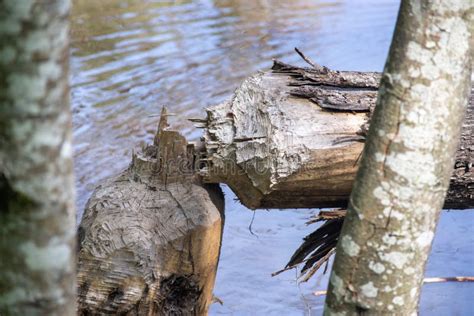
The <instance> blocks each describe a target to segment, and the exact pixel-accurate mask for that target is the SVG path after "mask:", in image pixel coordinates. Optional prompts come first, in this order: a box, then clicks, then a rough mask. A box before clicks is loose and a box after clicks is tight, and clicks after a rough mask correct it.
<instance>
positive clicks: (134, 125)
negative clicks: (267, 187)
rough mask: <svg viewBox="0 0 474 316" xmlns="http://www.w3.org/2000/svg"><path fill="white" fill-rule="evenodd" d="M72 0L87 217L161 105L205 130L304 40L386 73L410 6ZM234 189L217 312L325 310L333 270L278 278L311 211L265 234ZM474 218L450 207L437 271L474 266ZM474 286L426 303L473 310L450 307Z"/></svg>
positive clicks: (444, 288)
mask: <svg viewBox="0 0 474 316" xmlns="http://www.w3.org/2000/svg"><path fill="white" fill-rule="evenodd" d="M73 3H74V8H73V16H72V52H71V54H72V58H71V74H72V75H71V80H72V108H73V123H74V141H75V159H76V160H75V171H76V186H77V190H78V192H77V207H78V210H79V211H78V219H79V218H80V217H81V216H82V209H83V207H84V204H85V202H86V200H87V198H88V197H89V195H90V193H91V192H92V190H93V189H94V187H95V186H97V185H98V184H99V183H100V182H101V181H102V180H103V179H104V178H106V177H109V176H111V175H113V174H115V173H117V172H118V171H120V170H122V169H124V168H125V167H126V166H127V165H128V163H129V161H130V155H131V149H132V148H133V147H136V146H137V145H138V144H139V143H140V142H144V141H150V140H151V139H152V135H153V133H154V131H155V129H156V125H157V124H156V121H157V117H156V114H158V113H159V110H160V107H161V106H162V105H167V106H168V107H169V108H170V110H171V112H173V113H174V114H176V115H175V117H173V119H172V123H173V126H174V127H176V128H178V129H179V130H180V131H182V132H183V133H184V134H185V135H186V136H187V137H188V138H189V139H196V138H198V137H199V136H200V131H199V130H196V129H194V128H193V126H192V124H191V123H189V122H188V121H187V120H186V118H190V117H203V113H204V112H203V109H204V108H205V107H206V106H208V105H213V104H217V103H219V102H222V101H224V100H225V99H227V98H228V97H230V95H231V94H232V92H233V90H234V89H235V88H236V87H238V85H239V83H240V82H241V81H242V80H243V79H244V78H245V77H246V76H249V75H250V74H252V73H254V72H255V71H257V70H260V69H264V68H268V67H269V66H270V65H271V60H272V58H278V59H282V60H284V61H286V62H290V63H301V61H300V60H299V58H298V56H296V54H295V53H294V51H293V48H294V47H295V46H297V47H299V48H300V49H301V50H303V51H304V52H305V53H306V54H307V55H309V56H311V57H312V58H313V59H315V60H316V61H318V62H319V63H321V64H324V65H326V66H329V67H331V68H335V69H345V70H376V71H381V70H382V67H383V64H384V61H385V58H386V55H387V52H388V48H389V44H390V40H391V35H392V32H393V28H394V25H395V19H396V14H397V10H398V5H399V4H398V1H391V0H390V1H389V0H383V1H376V0H371V1H349V0H346V1H323V0H294V1H291V0H282V1H276V0H275V1H271V0H214V1H211V0H208V1H206V0H202V1H177V0H176V1H156V0H155V1H152V0H101V1H95V0H74V2H73ZM224 190H225V192H226V203H227V204H226V207H227V211H226V214H227V215H226V227H225V234H224V242H223V250H222V257H221V262H220V267H219V272H218V278H217V284H216V289H215V294H216V295H217V296H218V297H220V298H221V299H222V300H223V301H224V305H223V306H220V305H217V304H214V305H213V307H212V308H211V312H210V314H231V315H273V314H275V315H303V314H306V315H308V314H311V315H319V314H320V313H321V311H322V303H323V298H321V297H314V296H313V295H312V294H311V292H312V291H314V290H318V289H324V288H325V287H326V284H327V279H326V278H325V277H323V278H321V279H315V280H313V281H312V282H310V283H309V284H304V285H301V286H297V285H296V283H295V280H294V279H295V274H294V272H288V273H286V274H282V275H280V276H278V277H275V278H271V277H270V273H271V272H273V271H276V270H278V269H280V268H281V267H282V266H283V265H284V264H285V263H286V260H287V259H288V257H289V256H290V255H291V252H292V251H293V250H294V249H295V248H296V247H297V246H298V244H299V242H300V240H301V238H302V237H303V236H304V235H305V234H307V233H309V232H310V231H311V229H313V227H309V228H308V227H306V226H305V225H304V222H305V220H306V218H307V217H308V216H309V215H310V214H311V213H312V212H311V211H309V210H307V211H304V210H299V211H296V210H287V211H284V212H278V211H271V212H266V211H259V212H257V214H256V217H255V222H254V224H253V232H254V234H255V235H256V236H255V235H253V234H251V233H250V231H249V229H248V226H249V224H250V221H251V218H252V213H251V212H249V211H247V210H245V209H244V207H242V206H241V205H239V204H238V203H236V202H235V201H234V195H233V193H232V192H230V190H228V189H227V188H224ZM473 224H474V217H473V216H472V215H469V213H456V214H455V213H447V214H445V215H443V218H442V225H444V226H445V227H448V228H446V229H447V231H449V232H450V234H449V235H447V236H444V235H443V236H444V237H443V239H441V237H438V238H437V241H436V245H435V248H434V251H433V256H432V258H431V262H430V266H429V270H428V274H430V273H431V274H434V275H435V276H440V275H447V274H449V275H461V274H469V271H470V270H471V269H470V266H471V265H472V263H473V262H474V259H473V254H472V252H473V251H472V248H471V247H470V246H469V245H470V244H469V242H470V243H471V244H472V241H474V240H473V234H472V229H471V228H472V227H473V226H474V225H473ZM445 231H446V230H445ZM460 232H464V234H461V233H460ZM453 234H458V235H459V236H458V235H456V236H457V238H458V239H457V240H460V239H461V240H464V241H463V242H462V244H461V245H459V244H455V242H454V238H449V236H451V237H452V236H454V235H453ZM466 234H467V237H466ZM463 236H464V237H463ZM468 239H470V240H468ZM461 253H464V255H463V256H460V254H461ZM466 253H467V254H466ZM454 257H455V258H458V259H456V260H453V259H452V258H454ZM445 260H447V261H449V260H451V262H450V263H449V264H446V262H445ZM452 267H455V268H454V270H453V269H450V268H452ZM469 286H470V285H469V284H467V285H465V284H463V285H458V284H456V285H455V286H453V285H451V284H450V285H430V288H429V289H424V296H423V301H422V306H423V307H422V312H423V313H426V314H427V315H434V314H435V315H447V314H451V313H450V312H454V314H456V313H457V314H458V315H463V314H465V313H466V312H467V314H469V313H470V312H471V311H472V309H471V307H469V305H466V304H467V303H465V304H462V303H461V304H459V303H458V304H456V306H454V307H452V308H451V309H448V310H446V309H445V308H446V306H450V307H451V305H453V304H454V303H453V302H454V300H455V299H458V300H459V301H461V302H468V301H469V299H470V298H471V299H472V295H470V293H472V287H471V288H469ZM425 288H426V287H425ZM463 295H464V296H463ZM440 302H442V303H440ZM443 303H446V304H443ZM472 312H473V314H474V311H472Z"/></svg>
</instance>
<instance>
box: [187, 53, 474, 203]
mask: <svg viewBox="0 0 474 316" xmlns="http://www.w3.org/2000/svg"><path fill="white" fill-rule="evenodd" d="M380 78H381V74H380V73H370V72H369V73H364V72H347V71H334V70H330V69H327V68H324V71H320V70H318V69H311V68H300V67H295V66H291V65H287V64H284V63H281V62H278V61H276V62H275V65H274V67H273V72H262V73H258V74H256V75H254V76H252V77H250V78H248V79H246V80H245V81H244V82H243V83H242V85H241V86H240V87H239V88H238V89H237V90H236V92H235V94H234V97H233V98H232V100H230V101H229V102H226V103H223V104H220V105H217V106H213V107H210V108H208V109H207V118H206V119H205V120H199V123H204V143H205V147H206V150H207V152H206V155H205V159H204V162H205V164H203V166H202V167H201V169H200V171H201V173H202V174H203V176H204V179H205V180H206V181H207V182H210V183H220V182H223V183H226V184H228V185H229V186H230V187H231V188H232V190H233V191H234V192H235V193H236V195H237V196H238V197H239V199H240V201H241V202H242V204H244V205H245V206H247V207H249V208H251V209H256V208H311V207H346V206H347V200H348V198H349V195H350V192H351V189H352V184H353V181H354V178H355V174H356V170H357V163H358V160H359V158H360V154H361V151H362V148H363V142H364V141H365V136H366V133H367V130H368V126H369V119H370V117H371V115H372V113H373V108H374V105H375V101H376V98H377V90H378V85H379V80H380ZM473 107H474V103H473V100H472V96H471V102H470V104H469V106H468V112H467V116H466V120H465V122H464V124H463V127H462V135H463V136H462V142H461V146H460V147H459V149H458V151H457V158H456V163H455V172H454V173H453V175H452V180H451V186H450V189H449V192H448V195H447V198H446V203H445V205H444V207H445V208H454V209H466V208H473V207H474V196H473V194H474V193H473V192H474V190H473V188H474V169H473V168H472V165H473V163H474V136H473V135H474V124H473V122H474V109H473ZM195 121H196V122H197V120H195ZM421 164H422V163H421V162H420V165H421Z"/></svg>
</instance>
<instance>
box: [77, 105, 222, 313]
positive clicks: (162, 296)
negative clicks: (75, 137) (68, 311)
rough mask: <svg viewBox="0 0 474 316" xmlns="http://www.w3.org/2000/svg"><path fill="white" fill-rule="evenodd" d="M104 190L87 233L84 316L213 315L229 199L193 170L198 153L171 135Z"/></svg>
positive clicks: (83, 235) (82, 234) (82, 257)
mask: <svg viewBox="0 0 474 316" xmlns="http://www.w3.org/2000/svg"><path fill="white" fill-rule="evenodd" d="M165 119H166V113H162V120H161V122H160V128H159V133H158V134H157V137H156V138H155V142H154V144H153V145H151V146H147V147H146V148H144V149H143V150H142V152H140V153H138V154H134V155H133V160H132V163H131V165H130V167H129V168H128V169H127V170H125V171H124V172H122V173H121V174H120V175H119V176H117V177H115V178H113V179H110V180H108V181H107V182H105V183H104V184H102V185H101V186H99V187H98V188H97V189H96V190H95V192H94V193H93V195H92V197H91V198H90V200H89V201H88V203H87V206H86V209H85V213H84V217H83V219H82V222H81V224H80V227H79V232H78V235H79V244H80V250H79V262H78V285H79V289H78V307H79V310H78V314H79V315H104V314H111V315H206V314H207V310H208V307H209V304H210V303H211V300H212V289H213V285H214V280H215V274H216V270H217V263H218V258H219V251H220V244H221V236H222V227H223V226H222V225H223V208H224V201H223V195H222V192H221V191H220V189H219V187H218V186H217V185H209V184H206V185H202V184H201V182H200V180H199V179H198V177H196V175H195V174H194V172H193V170H192V168H191V167H192V161H193V159H194V154H193V146H191V145H188V144H187V142H186V140H185V139H184V137H183V136H181V135H180V134H179V133H177V132H173V131H168V130H166V129H165V127H166V120H165Z"/></svg>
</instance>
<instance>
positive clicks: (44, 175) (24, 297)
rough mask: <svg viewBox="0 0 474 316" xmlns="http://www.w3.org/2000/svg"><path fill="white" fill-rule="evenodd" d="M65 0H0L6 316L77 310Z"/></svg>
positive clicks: (0, 285) (2, 299) (0, 263)
mask: <svg viewBox="0 0 474 316" xmlns="http://www.w3.org/2000/svg"><path fill="white" fill-rule="evenodd" d="M69 7H70V3H69V1H62V0H41V1H40V0H36V1H35V0H21V1H15V0H0V74H1V75H0V314H1V315H74V314H75V310H76V309H75V288H76V282H75V279H76V278H75V272H76V270H75V257H76V256H75V237H74V236H75V214H74V196H73V177H72V154H71V152H72V150H71V140H70V138H71V133H70V132H71V117H70V111H69V96H68V95H69V92H68V71H67V69H68V54H69V51H68V41H67V38H68V12H69Z"/></svg>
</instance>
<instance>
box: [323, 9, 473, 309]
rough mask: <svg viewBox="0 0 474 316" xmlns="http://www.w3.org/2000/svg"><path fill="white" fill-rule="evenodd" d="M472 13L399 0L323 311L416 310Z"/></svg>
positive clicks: (455, 136)
mask: <svg viewBox="0 0 474 316" xmlns="http://www.w3.org/2000/svg"><path fill="white" fill-rule="evenodd" d="M473 10H474V5H473V4H472V3H471V2H469V1H466V2H462V1H420V2H418V1H411V0H404V1H402V4H401V7H400V12H399V16H398V21H397V26H396V31H395V35H394V39H393V42H392V45H391V49H390V53H389V57H388V60H387V63H386V67H385V70H384V74H383V76H382V82H381V86H380V90H379V97H378V101H377V106H376V108H375V111H374V114H373V116H372V119H371V125H370V130H369V135H368V139H367V141H366V146H365V149H364V153H363V155H362V158H361V164H360V167H359V171H358V174H357V176H356V180H355V183H354V187H353V191H352V194H351V197H350V200H349V209H348V215H347V218H346V220H345V223H344V225H343V229H342V232H341V238H340V240H341V242H340V243H339V244H338V248H337V255H336V259H335V263H334V268H333V272H332V277H331V281H330V285H329V293H328V296H327V299H326V308H325V314H326V315H352V314H357V313H360V312H361V311H363V312H364V315H371V314H372V315H380V314H385V313H396V314H397V315H412V314H413V313H416V310H417V306H418V301H419V295H420V287H421V284H422V280H423V273H424V267H425V263H426V260H427V258H428V255H429V251H430V247H431V242H432V239H433V237H434V231H435V228H436V223H437V219H438V215H439V211H440V210H441V208H442V206H443V202H444V198H445V195H446V192H447V188H448V185H449V180H450V175H451V172H452V167H453V165H454V157H455V151H456V148H457V145H458V141H459V137H460V128H461V126H462V118H463V114H464V112H465V110H466V107H467V104H468V96H469V93H470V79H471V55H472V47H471V45H472V42H471V36H472V34H471V32H472V29H470V27H471V25H472V22H473V21H472V14H473ZM344 240H346V241H347V240H350V241H351V244H352V243H354V244H355V245H357V246H358V247H359V248H360V249H359V251H358V253H357V255H351V254H353V253H354V252H349V253H348V252H347V251H344V249H345V248H346V247H347V243H345V244H344V243H343V242H342V241H344ZM351 249H354V246H353V245H352V247H351Z"/></svg>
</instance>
